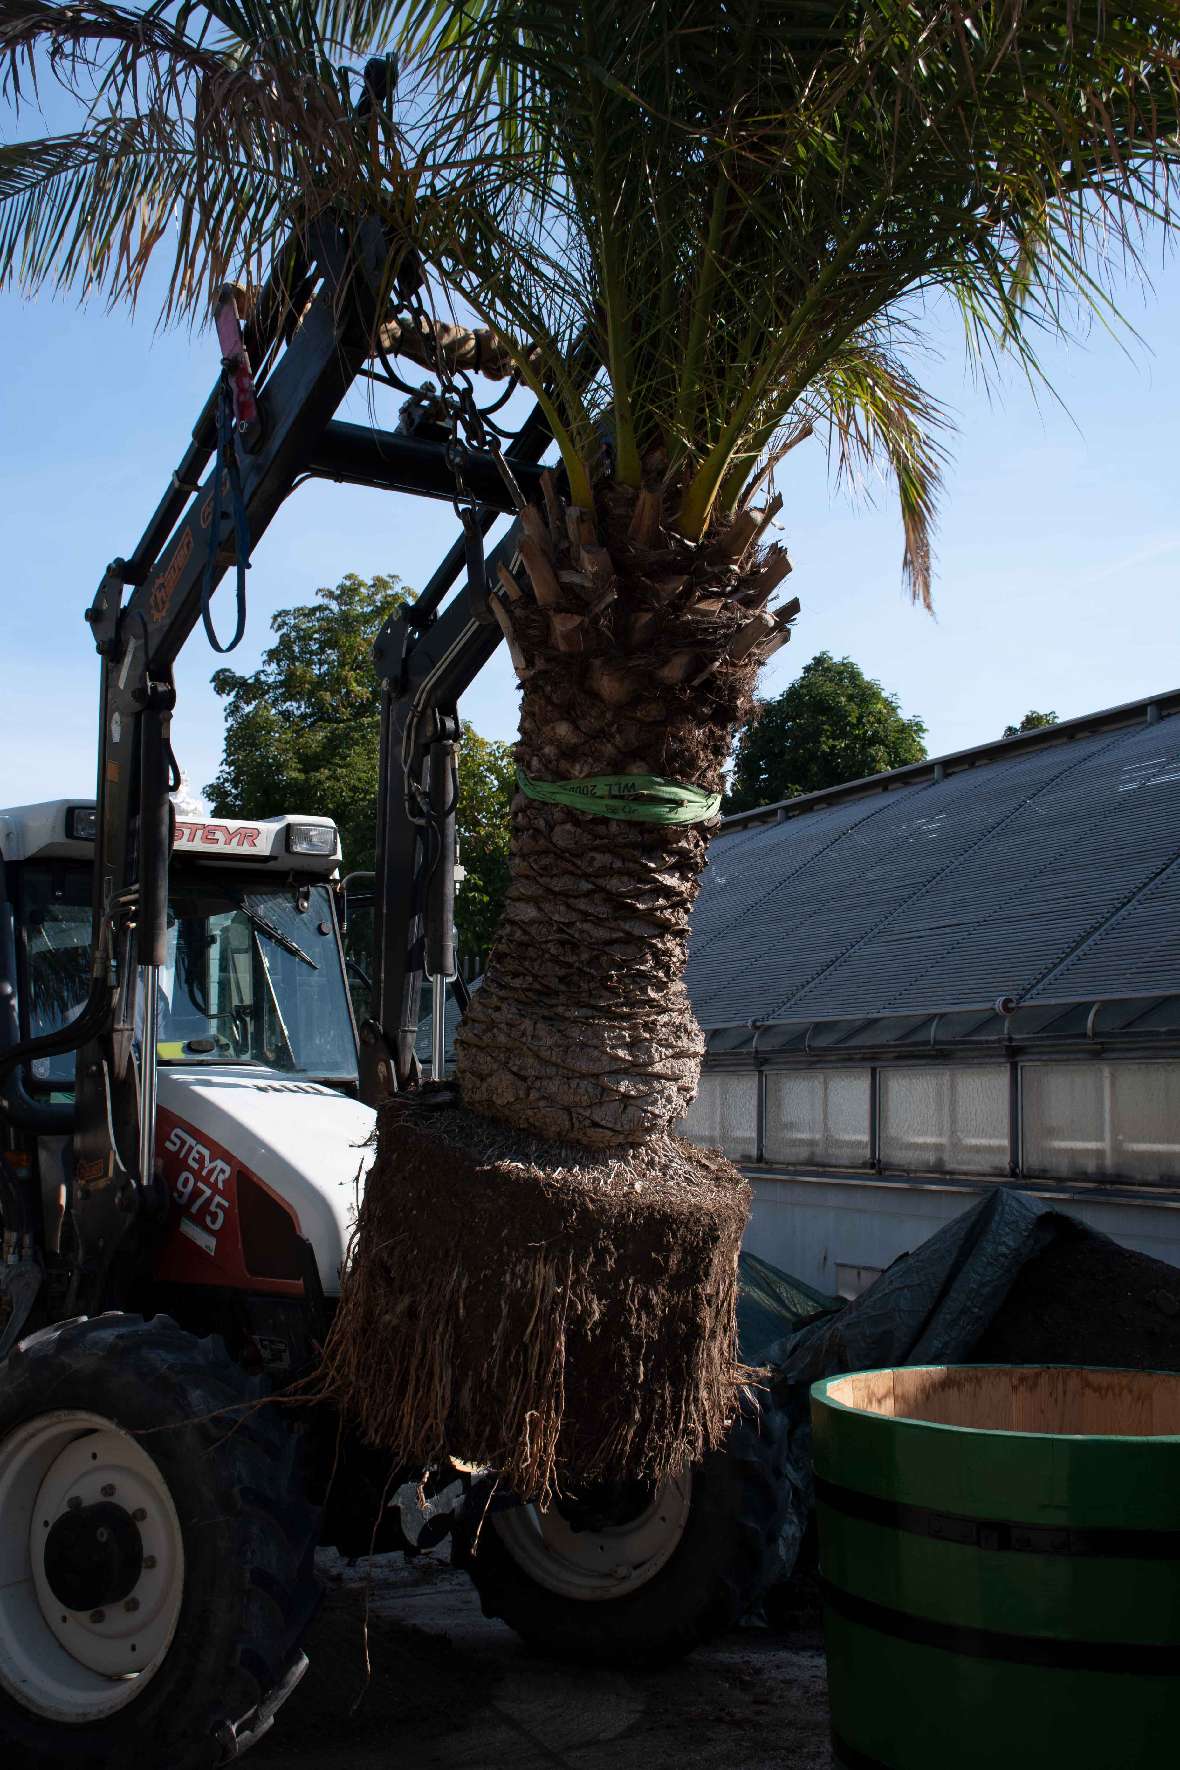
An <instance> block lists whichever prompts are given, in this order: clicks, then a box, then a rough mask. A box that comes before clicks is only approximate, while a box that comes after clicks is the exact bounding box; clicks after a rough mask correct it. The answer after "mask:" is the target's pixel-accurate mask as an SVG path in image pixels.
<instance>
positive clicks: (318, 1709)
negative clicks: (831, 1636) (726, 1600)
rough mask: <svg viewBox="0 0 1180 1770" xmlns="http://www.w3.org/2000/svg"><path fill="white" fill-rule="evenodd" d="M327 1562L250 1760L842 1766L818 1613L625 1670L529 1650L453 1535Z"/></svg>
mask: <svg viewBox="0 0 1180 1770" xmlns="http://www.w3.org/2000/svg"><path fill="white" fill-rule="evenodd" d="M323 1571H324V1572H325V1573H326V1574H327V1576H328V1579H329V1595H328V1599H327V1602H326V1603H325V1606H324V1609H323V1611H322V1612H321V1615H320V1617H319V1619H318V1621H317V1623H316V1626H315V1629H314V1630H313V1632H312V1635H311V1637H310V1638H309V1640H308V1644H307V1646H308V1653H309V1655H310V1658H311V1669H310V1671H309V1672H308V1673H307V1675H306V1677H305V1678H304V1680H303V1682H302V1684H301V1685H300V1686H299V1688H298V1690H296V1692H295V1694H294V1695H293V1696H292V1697H291V1699H290V1701H289V1702H288V1703H287V1705H286V1707H285V1708H284V1709H283V1711H282V1713H281V1714H280V1716H279V1718H278V1721H277V1723H276V1725H275V1727H274V1730H273V1731H272V1732H271V1733H270V1734H269V1735H268V1736H267V1737H266V1738H265V1739H263V1740H261V1741H260V1742H259V1744H258V1745H257V1746H256V1747H255V1749H254V1751H253V1752H252V1753H251V1754H250V1758H249V1764H250V1770H263V1766H264V1765H274V1766H278V1765H284V1766H286V1765H291V1766H306V1767H307V1770H344V1766H348V1770H378V1767H379V1766H381V1767H384V1766H386V1765H389V1766H397V1767H398V1770H608V1767H609V1770H706V1767H708V1770H829V1767H830V1763H831V1760H830V1757H829V1753H828V1748H827V1725H828V1720H827V1703H826V1693H825V1685H824V1663H823V1653H822V1651H821V1649H820V1645H819V1639H818V1636H817V1634H816V1632H815V1628H814V1619H813V1618H810V1619H804V1621H803V1622H802V1623H801V1626H800V1627H798V1628H797V1629H796V1630H795V1631H794V1632H791V1633H786V1634H772V1633H771V1632H770V1631H768V1630H765V1629H755V1628H749V1629H741V1630H739V1631H736V1632H735V1633H733V1634H731V1635H728V1636H726V1637H725V1638H724V1640H722V1641H720V1642H718V1643H717V1644H716V1645H714V1646H712V1647H710V1648H707V1649H704V1650H702V1651H701V1652H699V1653H697V1654H695V1655H694V1656H693V1657H692V1658H691V1659H689V1660H686V1661H685V1662H684V1663H683V1664H682V1665H679V1666H675V1667H673V1668H672V1669H671V1670H668V1671H664V1672H655V1673H645V1674H643V1675H642V1676H640V1675H631V1676H625V1675H624V1674H622V1673H620V1672H611V1671H596V1670H593V1669H589V1668H586V1669H579V1668H576V1667H570V1666H556V1665H550V1664H548V1663H547V1662H546V1661H544V1660H541V1659H537V1658H535V1657H533V1656H532V1655H530V1654H529V1653H527V1652H526V1651H525V1649H524V1648H523V1647H522V1646H521V1645H520V1643H519V1642H518V1641H517V1639H516V1637H515V1635H513V1634H512V1633H511V1632H510V1631H509V1630H508V1629H506V1628H505V1627H504V1626H503V1624H501V1623H496V1622H488V1621H486V1620H485V1619H484V1617H483V1616H481V1614H480V1609H479V1602H478V1600H477V1598H476V1597H475V1594H474V1592H473V1591H472V1589H471V1586H470V1584H469V1583H468V1580H467V1578H466V1575H464V1574H461V1573H456V1572H455V1571H454V1570H453V1569H452V1568H450V1567H449V1566H448V1565H447V1560H446V1551H445V1549H443V1550H438V1551H436V1552H434V1553H433V1554H427V1555H423V1556H421V1557H420V1558H419V1559H418V1560H417V1561H416V1562H414V1563H412V1564H410V1565H408V1566H407V1565H406V1564H405V1563H404V1562H403V1560H402V1558H401V1557H400V1556H382V1557H379V1558H378V1559H377V1560H375V1561H374V1562H373V1563H372V1564H371V1568H370V1569H369V1570H366V1568H365V1566H364V1565H363V1564H362V1565H359V1566H357V1567H355V1568H346V1567H344V1566H343V1564H342V1563H340V1562H339V1561H338V1560H337V1559H336V1558H335V1557H331V1556H329V1557H326V1558H325V1560H324V1563H323ZM366 1612H367V1615H368V1655H369V1663H370V1668H371V1669H370V1671H369V1673H368V1675H367V1676H366V1670H365V1617H366Z"/></svg>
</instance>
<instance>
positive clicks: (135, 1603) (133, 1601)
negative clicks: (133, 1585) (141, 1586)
mask: <svg viewBox="0 0 1180 1770" xmlns="http://www.w3.org/2000/svg"><path fill="white" fill-rule="evenodd" d="M123 1608H124V1610H138V1609H139V1599H138V1598H128V1600H127V1602H126V1603H125V1604H124V1606H123Z"/></svg>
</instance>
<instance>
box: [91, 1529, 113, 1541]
mask: <svg viewBox="0 0 1180 1770" xmlns="http://www.w3.org/2000/svg"><path fill="white" fill-rule="evenodd" d="M94 1534H95V1536H96V1537H97V1538H98V1540H99V1542H100V1543H109V1542H110V1540H111V1533H110V1531H109V1530H106V1529H102V1530H96V1531H95V1533H94Z"/></svg>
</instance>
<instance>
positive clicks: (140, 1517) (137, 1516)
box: [111, 1487, 147, 1524]
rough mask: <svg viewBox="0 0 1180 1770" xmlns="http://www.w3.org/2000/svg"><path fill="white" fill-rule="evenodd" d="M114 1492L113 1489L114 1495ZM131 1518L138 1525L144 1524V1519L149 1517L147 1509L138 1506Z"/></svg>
mask: <svg viewBox="0 0 1180 1770" xmlns="http://www.w3.org/2000/svg"><path fill="white" fill-rule="evenodd" d="M114 1491H115V1490H114V1488H113V1487H112V1489H111V1492H112V1493H114ZM131 1516H132V1518H133V1519H134V1521H135V1523H136V1524H142V1523H143V1521H144V1519H145V1518H146V1517H147V1508H146V1507H144V1506H136V1508H135V1510H134V1512H132V1514H131Z"/></svg>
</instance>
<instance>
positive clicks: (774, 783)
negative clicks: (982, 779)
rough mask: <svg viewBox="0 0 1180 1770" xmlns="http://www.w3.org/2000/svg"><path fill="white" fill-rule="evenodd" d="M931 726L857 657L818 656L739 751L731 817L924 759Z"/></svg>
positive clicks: (762, 711)
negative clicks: (904, 708)
mask: <svg viewBox="0 0 1180 1770" xmlns="http://www.w3.org/2000/svg"><path fill="white" fill-rule="evenodd" d="M925 736H926V727H925V725H924V724H923V722H922V721H921V720H920V719H907V718H906V716H905V714H904V713H903V712H902V710H901V708H900V706H899V705H898V702H897V696H896V695H891V694H886V692H885V690H884V689H883V688H882V687H881V684H880V683H879V682H875V681H874V680H873V679H872V677H870V676H866V675H865V674H864V672H863V670H861V669H859V668H858V666H857V665H856V664H854V663H853V661H852V659H851V658H834V657H832V655H831V653H830V652H826V651H821V652H817V654H816V656H815V657H813V658H812V660H811V662H810V663H809V664H807V665H805V667H804V669H803V670H802V672H801V673H800V675H799V678H798V680H797V681H795V682H793V683H792V684H791V686H790V688H788V689H784V691H783V693H782V694H780V695H776V697H775V698H774V700H770V701H760V702H759V703H758V705H757V706H756V708H755V711H754V714H753V717H752V718H751V719H750V721H749V723H748V724H747V725H746V726H745V727H744V728H743V730H742V732H741V734H740V736H739V738H738V745H737V758H736V761H735V764H734V770H733V781H732V784H731V787H730V791H729V794H728V796H727V798H726V801H725V810H726V811H749V810H750V809H751V808H752V807H753V806H756V805H773V804H774V803H775V802H776V801H777V800H779V799H793V798H795V797H796V795H798V794H799V793H816V792H820V791H822V790H823V788H825V787H836V786H839V785H840V783H841V782H842V781H852V780H860V779H861V778H862V777H863V776H865V775H868V774H880V773H882V771H883V770H885V769H887V768H904V767H905V765H906V763H908V762H921V761H922V760H923V758H924V757H925V755H926V746H925V744H924V743H923V741H922V740H923V739H924V737H925Z"/></svg>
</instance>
